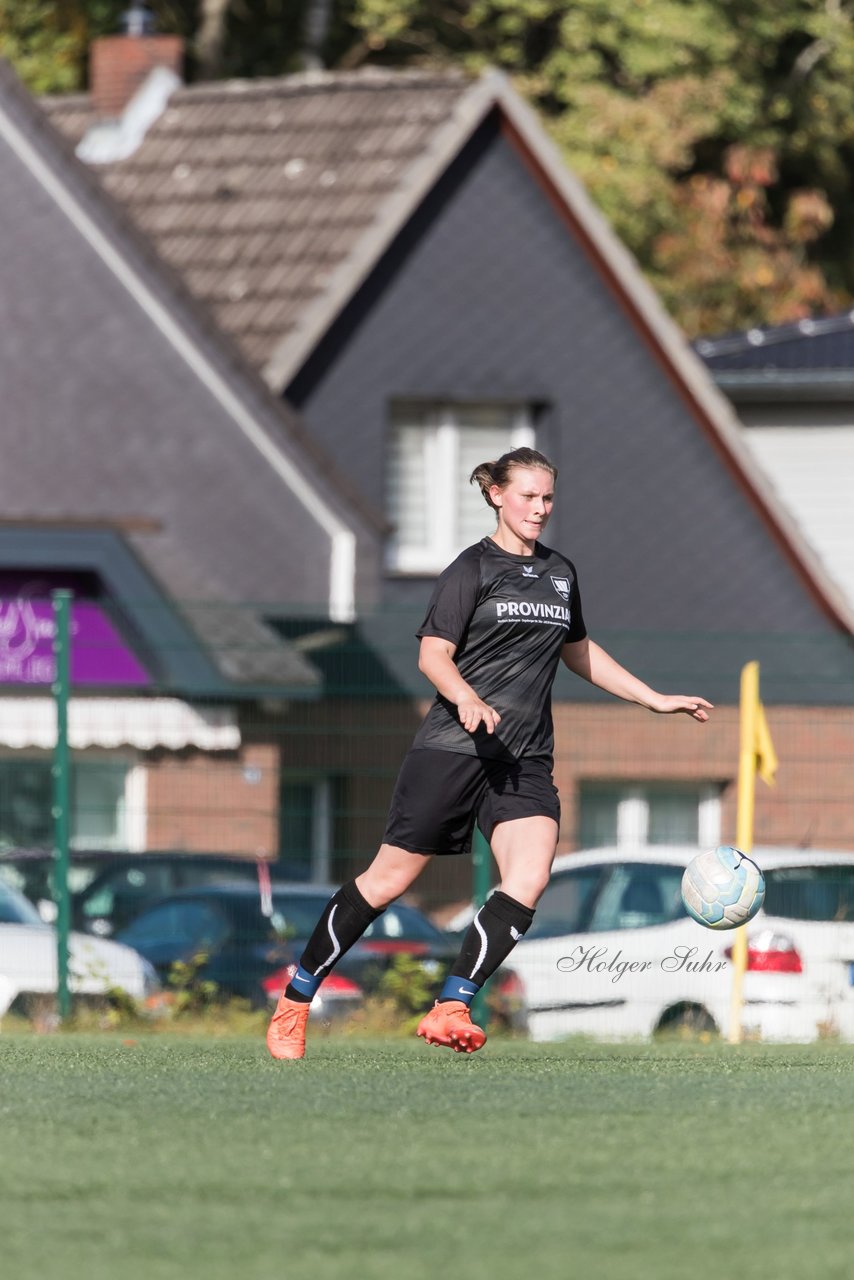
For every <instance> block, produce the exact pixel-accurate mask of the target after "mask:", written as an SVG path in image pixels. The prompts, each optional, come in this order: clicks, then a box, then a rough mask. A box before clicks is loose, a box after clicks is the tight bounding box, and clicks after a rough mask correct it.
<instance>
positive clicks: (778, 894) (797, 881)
mask: <svg viewBox="0 0 854 1280" xmlns="http://www.w3.org/2000/svg"><path fill="white" fill-rule="evenodd" d="M765 914H766V915H769V916H782V917H783V918H784V919H787V920H816V921H827V922H830V921H854V866H838V867H776V868H773V869H770V870H768V871H766V872H765Z"/></svg>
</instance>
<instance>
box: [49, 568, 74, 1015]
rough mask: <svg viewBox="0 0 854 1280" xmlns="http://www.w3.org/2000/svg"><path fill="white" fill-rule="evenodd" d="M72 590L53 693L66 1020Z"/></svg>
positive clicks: (59, 958)
mask: <svg viewBox="0 0 854 1280" xmlns="http://www.w3.org/2000/svg"><path fill="white" fill-rule="evenodd" d="M71 599H72V593H71V592H70V591H54V592H53V594H52V600H53V614H54V621H55V627H56V630H55V636H54V642H53V653H54V658H55V661H56V678H55V680H54V685H53V695H54V699H55V703H56V747H55V748H54V753H53V769H52V773H53V830H54V859H55V861H54V881H55V885H56V888H55V899H56V980H57V981H56V994H57V1009H58V1013H59V1017H60V1019H61V1020H62V1021H65V1020H66V1019H67V1018H68V1016H69V1014H70V1013H71V992H70V990H69V986H68V977H69V973H68V943H69V933H70V931H71V902H70V898H69V892H68V863H69V835H70V792H71V788H70V762H69V756H68V692H69V685H70V637H71Z"/></svg>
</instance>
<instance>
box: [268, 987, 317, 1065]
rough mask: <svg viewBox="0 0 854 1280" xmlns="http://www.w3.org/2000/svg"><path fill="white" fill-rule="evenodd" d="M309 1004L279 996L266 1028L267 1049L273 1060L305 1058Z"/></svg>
mask: <svg viewBox="0 0 854 1280" xmlns="http://www.w3.org/2000/svg"><path fill="white" fill-rule="evenodd" d="M310 1008H311V1005H310V1004H304V1003H303V1002H302V1001H301V1000H289V999H288V997H287V996H286V995H284V994H282V995H280V996H279V1003H278V1004H277V1005H276V1012H275V1013H274V1014H273V1017H272V1018H271V1020H270V1025H269V1027H268V1028H267V1048H268V1049H269V1050H270V1053H271V1054H272V1055H273V1057H274V1058H304V1057H305V1024H306V1023H307V1022H308V1014H309V1010H310Z"/></svg>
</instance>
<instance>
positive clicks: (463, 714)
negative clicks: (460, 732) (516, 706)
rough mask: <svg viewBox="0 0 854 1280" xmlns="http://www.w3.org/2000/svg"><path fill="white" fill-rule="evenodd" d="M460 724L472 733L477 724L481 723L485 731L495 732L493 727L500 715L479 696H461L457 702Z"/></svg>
mask: <svg viewBox="0 0 854 1280" xmlns="http://www.w3.org/2000/svg"><path fill="white" fill-rule="evenodd" d="M457 712H458V714H459V717H460V724H461V725H462V726H463V728H464V729H466V730H467V731H468V732H469V733H474V731H475V730H476V729H477V727H478V725H481V724H482V725H483V726H484V728H485V729H486V732H487V733H495V727H496V725H497V724H498V723H499V721H500V720H501V716H500V715H499V714H498V712H497V711H496V710H495V708H494V707H490V706H488V705H487V704H486V703H485V702H483V701H482V700H481V699H480V698H463V700H462V702H458V703H457Z"/></svg>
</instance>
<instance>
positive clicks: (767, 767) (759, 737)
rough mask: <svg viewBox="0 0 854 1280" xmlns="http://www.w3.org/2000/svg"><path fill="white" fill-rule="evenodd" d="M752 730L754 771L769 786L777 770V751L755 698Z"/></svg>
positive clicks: (759, 703)
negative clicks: (753, 734) (753, 735)
mask: <svg viewBox="0 0 854 1280" xmlns="http://www.w3.org/2000/svg"><path fill="white" fill-rule="evenodd" d="M754 732H755V736H756V742H755V744H754V751H755V753H756V772H757V773H758V774H759V776H760V778H761V779H762V781H763V782H767V784H768V786H769V787H773V785H774V775H775V773H776V772H777V765H778V764H779V761H778V760H777V752H776V751H775V750H774V743H773V742H772V741H771V734H770V732H769V729H768V721H767V720H766V719H765V708H764V707H763V705H762V703H761V702H759V700H758V699H757V703H756V718H755V724H754Z"/></svg>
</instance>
